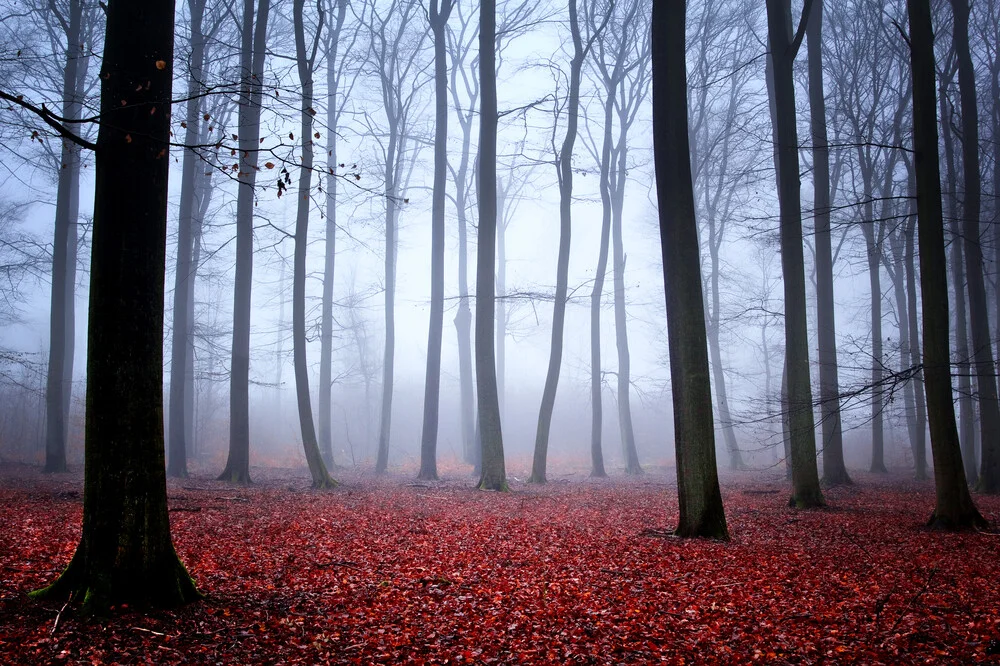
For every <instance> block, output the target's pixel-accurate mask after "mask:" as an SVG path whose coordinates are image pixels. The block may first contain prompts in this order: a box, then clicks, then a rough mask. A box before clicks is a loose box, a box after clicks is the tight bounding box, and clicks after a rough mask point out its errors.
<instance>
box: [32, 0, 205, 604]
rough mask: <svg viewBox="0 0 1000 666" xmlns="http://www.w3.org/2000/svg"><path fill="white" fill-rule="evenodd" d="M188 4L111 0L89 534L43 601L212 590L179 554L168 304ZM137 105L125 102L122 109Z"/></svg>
mask: <svg viewBox="0 0 1000 666" xmlns="http://www.w3.org/2000/svg"><path fill="white" fill-rule="evenodd" d="M173 22H174V5H173V2H169V1H152V0H150V1H147V2H142V3H135V2H122V1H121V0H111V2H109V3H108V7H107V31H106V33H105V46H104V57H103V63H102V71H101V113H100V125H99V130H98V137H97V163H96V168H95V174H96V183H95V197H94V233H93V244H92V260H91V287H90V325H89V327H88V355H87V377H88V380H89V382H88V386H89V388H88V394H87V417H86V420H87V424H86V426H87V429H86V437H87V442H86V461H85V470H84V491H83V528H82V533H81V536H80V543H79V545H78V547H77V550H76V553H75V554H74V555H73V559H72V560H71V561H70V564H69V566H68V567H67V568H66V569H65V570H64V571H63V573H62V575H61V576H60V577H59V579H58V580H57V581H56V582H55V583H53V584H52V585H51V586H50V587H48V588H45V589H44V590H39V591H38V592H35V593H34V594H33V596H34V597H35V598H38V599H49V598H52V599H65V598H67V597H70V596H73V597H76V598H79V599H82V600H83V606H84V612H88V613H90V612H92V613H95V614H103V613H106V612H107V611H108V609H109V608H110V606H111V605H112V604H118V603H128V604H130V605H137V606H140V607H141V606H145V605H154V606H176V605H179V604H183V603H185V602H188V601H193V600H195V599H197V598H199V597H200V595H199V594H198V592H197V590H196V589H195V586H194V582H193V581H192V580H191V578H190V576H189V575H188V573H187V571H186V570H185V568H184V565H183V564H181V562H180V560H179V559H178V558H177V554H176V553H175V551H174V547H173V543H172V541H171V538H170V520H169V517H168V514H167V487H166V473H165V470H164V441H163V304H164V289H163V287H164V270H165V264H166V228H167V176H168V171H169V164H170V161H169V160H167V159H164V158H163V155H164V154H165V151H166V150H167V149H168V146H169V132H170V126H169V123H170V114H169V113H168V110H169V108H170V102H171V82H172V71H171V64H172V62H173ZM122 101H125V102H126V103H125V104H122Z"/></svg>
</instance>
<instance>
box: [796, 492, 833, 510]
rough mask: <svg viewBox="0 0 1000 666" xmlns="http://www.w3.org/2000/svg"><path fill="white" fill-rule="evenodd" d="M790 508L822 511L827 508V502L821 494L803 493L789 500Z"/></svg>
mask: <svg viewBox="0 0 1000 666" xmlns="http://www.w3.org/2000/svg"><path fill="white" fill-rule="evenodd" d="M788 506H790V507H793V508H795V509H820V508H823V507H825V506H826V501H825V500H824V499H823V494H822V493H820V492H814V493H810V492H802V493H797V494H793V495H792V496H791V497H790V498H788Z"/></svg>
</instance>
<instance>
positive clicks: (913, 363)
mask: <svg viewBox="0 0 1000 666" xmlns="http://www.w3.org/2000/svg"><path fill="white" fill-rule="evenodd" d="M907 171H908V172H909V174H910V175H909V178H908V181H909V196H910V217H909V220H907V222H906V247H905V250H904V252H905V258H904V263H905V264H906V303H907V308H906V312H907V316H908V317H909V320H910V325H909V329H910V347H909V355H910V367H913V368H920V367H921V354H920V325H919V323H918V321H917V259H916V256H915V255H916V248H915V241H916V235H917V234H916V231H917V184H916V173H915V172H914V167H913V163H912V161H907ZM923 377H924V375H923V370H918V371H917V372H916V374H915V375H914V376H913V381H914V384H915V386H914V392H913V393H914V395H913V398H914V400H913V402H914V406H915V409H916V414H915V415H914V427H913V430H914V435H915V439H914V441H913V463H914V468H915V475H916V478H917V479H920V480H923V479H926V478H927V406H926V404H925V400H924V395H925V394H924V381H923Z"/></svg>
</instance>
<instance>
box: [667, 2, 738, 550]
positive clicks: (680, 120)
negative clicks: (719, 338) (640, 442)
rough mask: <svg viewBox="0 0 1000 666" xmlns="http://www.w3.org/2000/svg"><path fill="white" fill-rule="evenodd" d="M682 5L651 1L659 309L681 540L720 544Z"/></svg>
mask: <svg viewBox="0 0 1000 666" xmlns="http://www.w3.org/2000/svg"><path fill="white" fill-rule="evenodd" d="M684 10H685V2H683V1H682V0H675V1H674V2H670V3H666V2H654V3H653V13H652V22H651V27H652V34H653V35H654V39H653V40H652V42H653V43H652V66H653V74H652V83H653V151H654V159H655V164H656V193H657V203H658V204H659V217H660V247H661V249H662V256H663V284H664V291H665V293H666V303H667V335H668V339H669V347H670V380H671V386H672V389H673V390H672V393H673V403H674V441H675V449H676V452H677V495H678V504H679V508H680V518H679V522H678V525H677V530H676V534H677V535H678V536H682V537H712V538H716V539H728V538H729V532H728V529H727V527H726V514H725V511H724V510H723V507H722V494H721V492H720V490H719V479H718V473H717V471H716V463H715V426H714V424H713V421H712V386H711V380H710V379H709V370H708V343H707V341H706V335H705V311H704V301H703V292H702V286H701V271H700V270H699V267H698V225H697V221H696V220H695V205H694V188H693V185H692V179H691V161H690V157H689V155H690V147H689V141H688V128H687V122H688V110H687V72H686V65H685V59H684V52H685V49H684V42H685V27H684V26H685V24H684V18H685V11H684Z"/></svg>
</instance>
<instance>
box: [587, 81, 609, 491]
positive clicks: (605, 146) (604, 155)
mask: <svg viewBox="0 0 1000 666" xmlns="http://www.w3.org/2000/svg"><path fill="white" fill-rule="evenodd" d="M614 94H615V91H614V88H613V87H612V86H608V85H605V95H606V96H607V97H606V98H605V100H604V141H603V143H602V144H601V162H600V165H599V167H600V170H601V175H600V191H601V241H600V247H599V248H598V252H597V268H596V270H595V273H594V288H593V290H591V292H590V410H591V411H590V475H591V476H593V477H596V478H604V477H606V476H607V475H608V473H607V472H606V471H605V469H604V451H603V449H602V446H601V439H602V434H603V433H602V430H603V427H604V404H603V398H602V396H603V394H604V390H603V386H604V382H603V381H602V377H601V303H602V301H603V300H604V277H605V275H606V274H607V272H608V249H609V248H608V246H609V245H610V242H611V143H612V133H611V131H612V124H613V116H612V113H613V111H614V105H615V98H614Z"/></svg>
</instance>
